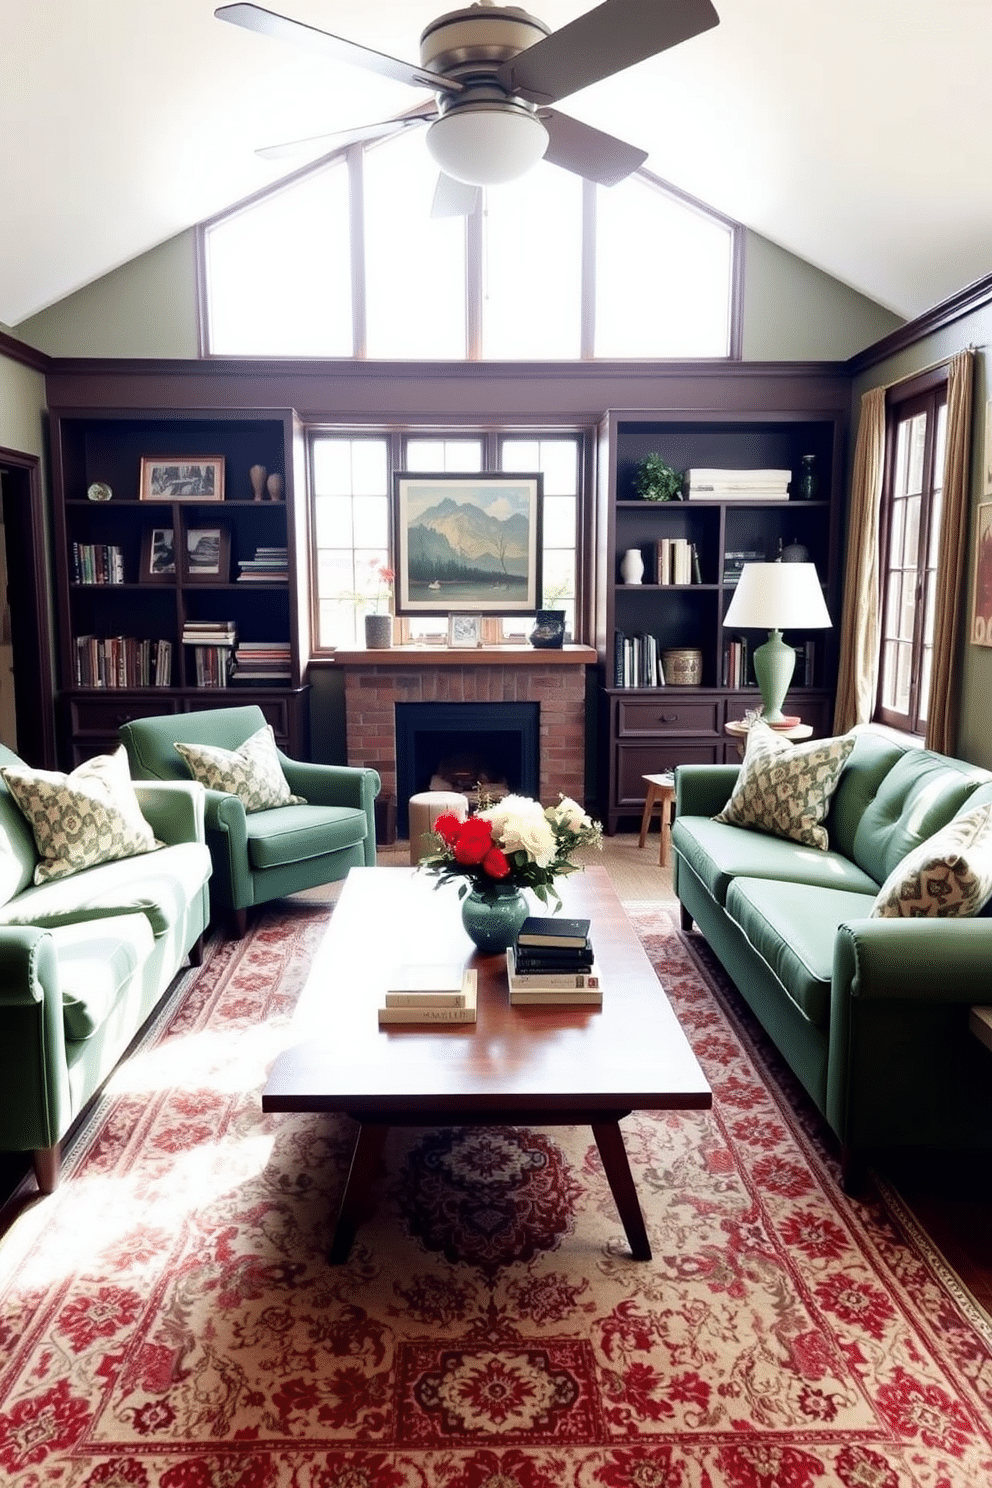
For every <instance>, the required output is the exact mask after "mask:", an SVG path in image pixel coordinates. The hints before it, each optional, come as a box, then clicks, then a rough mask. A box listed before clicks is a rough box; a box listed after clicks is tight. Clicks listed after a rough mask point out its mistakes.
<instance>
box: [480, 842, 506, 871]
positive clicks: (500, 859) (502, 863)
mask: <svg viewBox="0 0 992 1488" xmlns="http://www.w3.org/2000/svg"><path fill="white" fill-rule="evenodd" d="M482 871H483V873H486V874H488V876H489V877H490V878H506V876H507V874H508V873H509V871H510V860H509V858H508V857H507V856H506V853H505V852H504V851H503V849H502V848H500V847H491V848H490V849H489V851H488V852H487V853H486V856H485V857H484V858H483V860H482Z"/></svg>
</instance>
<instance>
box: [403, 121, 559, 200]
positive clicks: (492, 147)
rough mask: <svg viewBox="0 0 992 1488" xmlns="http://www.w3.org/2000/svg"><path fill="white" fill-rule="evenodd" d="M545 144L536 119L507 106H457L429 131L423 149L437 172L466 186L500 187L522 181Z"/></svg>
mask: <svg viewBox="0 0 992 1488" xmlns="http://www.w3.org/2000/svg"><path fill="white" fill-rule="evenodd" d="M548 142H549V137H548V131H547V130H546V129H545V127H544V125H543V124H542V123H541V121H540V119H539V118H538V117H537V115H536V114H533V113H531V112H530V110H529V109H527V108H524V107H521V106H519V105H515V104H513V103H511V102H509V101H507V102H506V103H488V102H487V103H476V104H468V105H465V104H463V105H461V106H460V107H459V106H457V105H456V106H454V107H452V108H449V109H448V110H447V111H446V112H445V113H443V114H442V115H441V117H440V118H439V119H435V121H434V123H433V124H432V125H431V126H430V128H429V129H428V131H427V148H428V150H429V151H430V153H431V155H433V157H434V159H435V160H436V161H437V164H438V165H439V166H440V168H441V170H442V171H443V172H444V174H445V175H446V176H450V177H451V178H452V180H453V181H463V182H464V183H465V184H466V185H468V186H500V185H502V184H503V183H504V182H506V181H515V180H516V179H517V177H518V176H523V175H526V173H527V171H529V170H530V169H531V167H532V166H535V165H536V164H537V162H538V161H539V160H540V159H542V157H543V156H544V152H545V150H547V148H548Z"/></svg>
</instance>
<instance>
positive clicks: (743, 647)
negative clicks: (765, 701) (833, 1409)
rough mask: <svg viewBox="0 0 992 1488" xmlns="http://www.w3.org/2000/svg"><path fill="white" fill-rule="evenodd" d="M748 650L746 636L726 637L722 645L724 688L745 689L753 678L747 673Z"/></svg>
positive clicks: (748, 664) (748, 663) (751, 683)
mask: <svg viewBox="0 0 992 1488" xmlns="http://www.w3.org/2000/svg"><path fill="white" fill-rule="evenodd" d="M749 651H750V648H749V646H748V641H747V637H746V636H728V637H727V639H726V640H725V641H724V643H723V685H724V687H747V686H749V685H753V683H754V678H753V676H752V675H751V673H750V671H749V667H750V655H749Z"/></svg>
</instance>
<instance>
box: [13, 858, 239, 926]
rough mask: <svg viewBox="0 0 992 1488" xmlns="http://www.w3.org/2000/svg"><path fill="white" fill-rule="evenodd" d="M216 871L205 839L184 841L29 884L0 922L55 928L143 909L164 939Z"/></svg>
mask: <svg viewBox="0 0 992 1488" xmlns="http://www.w3.org/2000/svg"><path fill="white" fill-rule="evenodd" d="M210 870H211V861H210V853H209V851H208V849H207V848H206V847H204V845H203V843H202V842H180V843H177V844H176V845H175V846H174V847H163V848H161V849H160V850H159V851H158V852H157V853H155V854H153V855H152V856H149V857H144V858H134V859H124V860H122V861H120V862H114V863H103V864H101V865H100V866H99V867H96V868H86V869H84V871H83V872H82V873H75V874H73V875H72V876H71V877H70V878H60V879H56V880H55V881H54V882H52V883H46V884H40V885H37V886H35V887H33V888H30V889H25V890H24V893H23V894H19V895H18V896H17V898H16V899H12V900H11V901H10V903H9V904H4V905H3V906H0V925H40V926H43V927H45V928H50V927H51V926H53V925H74V924H79V923H82V922H83V921H86V920H99V919H106V917H107V915H114V914H134V913H135V912H140V913H141V914H144V915H145V916H146V918H147V919H148V922H149V924H150V925H151V927H152V930H153V932H154V934H155V937H156V939H158V937H159V936H162V935H166V934H168V933H169V932H170V931H171V930H172V929H173V927H174V926H176V925H179V924H181V923H182V920H183V918H184V917H185V915H186V912H187V909H188V906H189V903H190V900H191V899H192V898H193V897H194V895H195V894H197V893H198V892H199V890H200V889H201V888H202V887H203V885H204V884H205V883H206V881H207V879H208V878H209V876H210Z"/></svg>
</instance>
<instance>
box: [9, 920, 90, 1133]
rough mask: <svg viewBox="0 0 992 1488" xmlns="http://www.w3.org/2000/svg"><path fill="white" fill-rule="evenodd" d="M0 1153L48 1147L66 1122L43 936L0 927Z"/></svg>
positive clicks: (50, 968)
mask: <svg viewBox="0 0 992 1488" xmlns="http://www.w3.org/2000/svg"><path fill="white" fill-rule="evenodd" d="M0 1088H2V1090H3V1102H2V1103H0V1149H3V1150H7V1151H11V1152H26V1151H31V1150H37V1149H42V1148H46V1147H52V1146H54V1144H55V1143H56V1142H57V1141H58V1140H59V1138H60V1137H61V1136H62V1135H63V1134H64V1132H65V1130H66V1128H67V1127H68V1125H69V1123H70V1121H71V1118H72V1098H71V1095H70V1091H69V1075H68V1069H67V1065H66V1052H65V1032H64V1029H63V1025H62V996H61V991H60V988H59V975H58V963H57V960H56V956H55V945H54V942H53V940H52V937H51V935H49V934H48V932H47V931H45V930H39V929H37V928H36V927H35V926H33V925H4V926H2V927H0Z"/></svg>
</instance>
